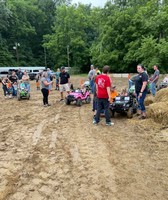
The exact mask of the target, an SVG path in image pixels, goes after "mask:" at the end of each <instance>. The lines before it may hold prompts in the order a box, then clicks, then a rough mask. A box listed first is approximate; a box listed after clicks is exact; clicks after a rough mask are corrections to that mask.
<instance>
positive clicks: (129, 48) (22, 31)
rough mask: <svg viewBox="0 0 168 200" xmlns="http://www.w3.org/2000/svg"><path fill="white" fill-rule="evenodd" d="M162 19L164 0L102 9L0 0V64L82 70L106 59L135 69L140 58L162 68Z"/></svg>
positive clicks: (130, 0)
mask: <svg viewBox="0 0 168 200" xmlns="http://www.w3.org/2000/svg"><path fill="white" fill-rule="evenodd" d="M167 19H168V1H167V0H164V1H159V0H136V1H135V0H114V1H108V2H107V3H106V5H105V6H104V8H102V9H101V8H96V7H94V8H92V7H91V6H90V5H83V4H78V5H76V4H75V5H73V4H71V3H70V0H29V1H27V0H5V1H0V65H2V66H8V65H31V66H32V65H47V66H48V67H52V68H53V69H54V68H57V67H60V66H61V65H65V66H68V65H69V66H71V67H74V69H77V71H81V72H88V70H89V66H90V64H94V65H95V66H99V68H102V66H103V65H105V64H107V65H110V66H111V71H112V72H135V71H136V65H137V64H138V63H142V64H144V65H145V66H146V67H147V68H148V70H149V71H150V70H151V69H152V66H153V65H154V64H158V65H159V68H160V70H161V71H162V72H167V70H168V67H167V63H168V20H167ZM15 43H19V44H20V46H18V47H17V51H16V48H15ZM13 47H14V48H13Z"/></svg>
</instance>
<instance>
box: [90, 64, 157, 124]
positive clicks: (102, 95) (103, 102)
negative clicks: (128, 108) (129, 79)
mask: <svg viewBox="0 0 168 200" xmlns="http://www.w3.org/2000/svg"><path fill="white" fill-rule="evenodd" d="M153 69H154V71H155V72H154V75H153V76H152V77H151V78H150V79H149V77H148V74H147V72H146V70H145V68H144V66H143V65H141V64H139V65H137V72H138V75H136V78H135V80H134V82H135V93H136V98H137V103H138V109H137V115H138V116H139V118H140V119H146V109H145V105H144V100H145V97H146V95H147V93H148V87H147V86H148V83H149V81H150V90H151V93H152V95H153V96H155V95H156V84H157V82H158V79H159V73H160V72H159V70H158V66H157V65H154V67H153ZM109 70H110V68H109V66H107V65H106V66H104V67H103V69H102V74H96V70H95V69H94V66H93V65H92V66H91V69H90V71H89V73H88V78H89V80H90V87H91V92H92V93H93V94H94V97H95V99H96V101H94V105H93V110H94V111H95V110H96V112H95V116H94V119H93V124H95V125H97V124H98V123H99V121H100V114H101V111H102V110H104V114H105V119H106V125H110V126H111V125H113V124H114V123H112V122H111V120H110V115H109V103H110V101H111V99H110V96H111V94H112V91H113V90H115V89H114V86H113V85H112V80H111V78H110V77H109V75H108V73H109ZM94 81H95V82H94ZM94 85H95V87H94ZM113 93H114V92H113ZM115 94H116V95H118V93H117V92H115Z"/></svg>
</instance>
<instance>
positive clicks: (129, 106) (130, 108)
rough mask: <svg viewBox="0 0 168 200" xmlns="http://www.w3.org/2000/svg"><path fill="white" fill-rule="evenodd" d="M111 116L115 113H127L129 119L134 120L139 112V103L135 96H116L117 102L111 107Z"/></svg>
mask: <svg viewBox="0 0 168 200" xmlns="http://www.w3.org/2000/svg"><path fill="white" fill-rule="evenodd" d="M109 111H110V116H111V117H114V115H115V113H127V117H128V118H132V117H133V114H134V113H136V111H137V103H136V98H135V95H134V94H129V95H127V96H116V98H115V100H114V101H113V102H112V103H111V104H110V106H109Z"/></svg>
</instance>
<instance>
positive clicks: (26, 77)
mask: <svg viewBox="0 0 168 200" xmlns="http://www.w3.org/2000/svg"><path fill="white" fill-rule="evenodd" d="M21 80H22V83H24V85H25V88H26V89H27V91H28V92H30V83H29V75H28V74H27V72H26V71H24V74H23V76H22V79H21Z"/></svg>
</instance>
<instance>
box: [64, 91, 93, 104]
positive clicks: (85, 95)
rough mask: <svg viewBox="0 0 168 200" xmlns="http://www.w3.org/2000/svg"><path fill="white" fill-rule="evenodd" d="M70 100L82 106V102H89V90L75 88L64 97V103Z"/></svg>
mask: <svg viewBox="0 0 168 200" xmlns="http://www.w3.org/2000/svg"><path fill="white" fill-rule="evenodd" d="M71 102H76V105H77V106H82V103H83V102H86V103H90V102H91V97H90V93H89V91H88V90H86V91H85V92H82V90H80V89H77V90H75V91H73V92H70V93H69V94H68V95H67V97H66V99H65V103H66V105H70V103H71Z"/></svg>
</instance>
